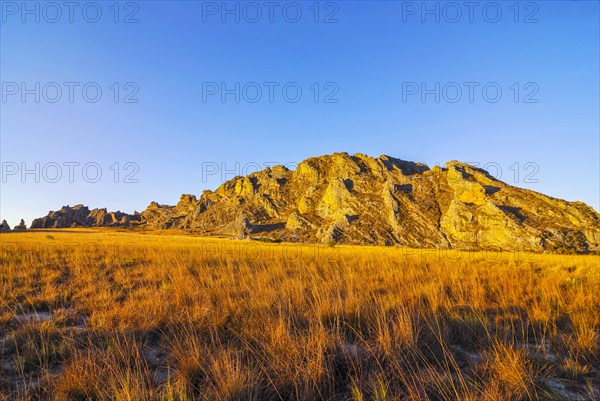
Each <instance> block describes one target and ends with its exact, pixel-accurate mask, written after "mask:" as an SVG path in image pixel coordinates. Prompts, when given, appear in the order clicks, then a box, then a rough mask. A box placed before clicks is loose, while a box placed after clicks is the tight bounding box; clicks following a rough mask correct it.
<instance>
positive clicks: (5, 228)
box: [0, 220, 10, 232]
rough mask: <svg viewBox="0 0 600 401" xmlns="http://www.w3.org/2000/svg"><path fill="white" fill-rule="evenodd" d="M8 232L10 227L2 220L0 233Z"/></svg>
mask: <svg viewBox="0 0 600 401" xmlns="http://www.w3.org/2000/svg"><path fill="white" fill-rule="evenodd" d="M4 231H10V226H9V225H8V223H7V222H6V220H2V224H0V232H4Z"/></svg>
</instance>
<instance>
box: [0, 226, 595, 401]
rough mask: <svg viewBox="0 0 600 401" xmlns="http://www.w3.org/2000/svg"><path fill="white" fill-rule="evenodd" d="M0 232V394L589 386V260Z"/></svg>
mask: <svg viewBox="0 0 600 401" xmlns="http://www.w3.org/2000/svg"><path fill="white" fill-rule="evenodd" d="M0 242H1V254H0V263H1V268H0V400H37V399H47V400H82V401H83V400H132V401H139V400H165V401H166V400H180V401H183V400H356V401H358V400H529V399H534V400H538V399H539V400H551V399H555V400H562V399H569V397H580V398H579V399H589V400H592V399H594V397H599V396H600V393H599V392H598V387H599V377H600V373H599V369H600V362H599V358H600V350H599V333H600V258H599V257H598V256H559V255H534V254H523V253H484V252H457V251H435V250H414V249H403V248H384V247H350V246H335V247H327V246H309V245H294V244H283V243H282V244H271V243H269V244H267V243H259V242H255V241H231V240H222V239H206V238H197V237H189V236H180V235H172V234H171V235H164V234H155V233H127V232H121V231H110V230H61V231H52V232H50V231H46V232H44V231H39V232H35V231H29V232H24V233H10V234H2V235H0ZM572 399H577V398H572Z"/></svg>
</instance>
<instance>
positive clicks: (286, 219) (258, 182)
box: [142, 153, 600, 252]
mask: <svg viewBox="0 0 600 401" xmlns="http://www.w3.org/2000/svg"><path fill="white" fill-rule="evenodd" d="M142 216H143V217H145V218H146V221H147V222H148V224H151V225H155V226H156V227H162V228H182V229H188V230H199V231H201V232H205V233H215V234H221V235H231V236H234V237H240V236H252V235H256V236H263V237H264V236H266V237H273V238H280V239H284V240H292V241H306V242H323V243H331V242H335V243H347V244H378V245H405V246H410V247H437V248H455V249H503V250H528V251H553V252H554V251H556V252H572V251H574V252H598V250H599V240H600V216H599V214H598V213H597V212H596V211H595V210H594V209H592V208H591V207H589V206H587V205H585V204H583V203H581V202H567V201H564V200H560V199H555V198H552V197H549V196H545V195H542V194H540V193H536V192H533V191H529V190H525V189H520V188H516V187H513V186H510V185H508V184H505V183H504V182H501V181H499V180H496V179H495V178H494V177H492V176H490V175H489V174H488V173H487V172H486V171H484V170H481V169H479V168H476V167H473V166H470V165H468V164H465V163H460V162H457V161H452V162H448V163H447V164H446V166H445V167H444V168H440V167H434V168H433V169H430V168H429V167H427V166H426V165H425V164H422V163H413V162H409V161H403V160H399V159H395V158H393V157H389V156H385V155H384V156H380V157H378V158H373V157H370V156H366V155H363V154H356V155H354V156H350V155H348V154H346V153H335V154H333V155H326V156H320V157H313V158H309V159H307V160H305V161H303V162H302V163H300V164H299V165H298V166H297V168H296V170H294V171H291V170H288V169H286V168H285V167H283V166H276V167H273V168H267V169H265V170H263V171H260V172H256V173H253V174H250V175H248V176H246V177H236V178H234V179H232V180H230V181H227V182H225V183H224V184H223V185H221V186H220V187H219V188H218V189H216V190H215V191H204V193H203V194H202V196H201V197H200V199H198V200H196V199H195V198H190V197H189V195H184V196H182V200H180V202H179V203H178V204H177V206H175V207H171V206H160V205H156V204H152V205H151V206H150V207H149V208H148V209H147V210H146V211H144V212H143V213H142Z"/></svg>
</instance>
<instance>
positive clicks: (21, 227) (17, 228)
mask: <svg viewBox="0 0 600 401" xmlns="http://www.w3.org/2000/svg"><path fill="white" fill-rule="evenodd" d="M25 230H27V225H26V224H25V220H23V219H21V221H20V222H19V225H17V226H15V227H14V228H13V231H25Z"/></svg>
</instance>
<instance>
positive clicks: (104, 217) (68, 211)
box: [31, 205, 142, 228]
mask: <svg viewBox="0 0 600 401" xmlns="http://www.w3.org/2000/svg"><path fill="white" fill-rule="evenodd" d="M141 220H142V219H141V216H140V214H138V213H134V214H133V215H130V214H126V213H123V212H120V211H117V212H108V211H107V210H106V209H105V208H104V209H92V210H90V209H89V208H88V207H87V206H84V205H75V206H73V207H71V206H63V207H62V208H61V209H60V210H58V211H50V212H48V214H47V215H46V216H44V217H40V218H38V219H35V220H33V222H32V223H31V228H70V227H118V226H127V225H131V224H132V223H138V224H139V223H140V222H141Z"/></svg>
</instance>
